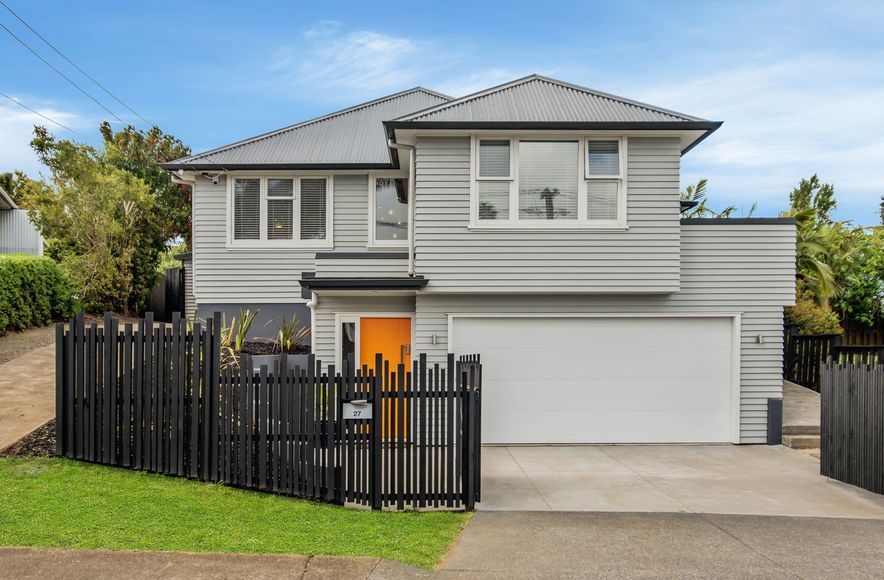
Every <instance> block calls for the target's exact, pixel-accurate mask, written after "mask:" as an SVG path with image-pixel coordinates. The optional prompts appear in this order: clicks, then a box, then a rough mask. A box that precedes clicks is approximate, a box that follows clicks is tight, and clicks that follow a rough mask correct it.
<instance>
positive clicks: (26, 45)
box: [0, 22, 128, 125]
mask: <svg viewBox="0 0 884 580" xmlns="http://www.w3.org/2000/svg"><path fill="white" fill-rule="evenodd" d="M0 28H3V30H5V31H6V32H8V33H9V35H10V36H12V38H14V39H16V40H17V41H18V42H19V44H21V45H22V46H24V47H25V48H26V49H28V50H29V51H30V52H31V54H33V55H34V56H36V57H37V58H39V59H40V60H42V61H43V63H44V64H45V65H46V66H48V67H49V68H51V69H52V70H54V71H55V72H56V73H58V74H59V75H60V76H61V77H62V78H63V79H64V80H66V81H67V82H69V83H71V84H72V85H73V86H74V87H75V88H76V89H77V90H78V91H80V92H81V93H83V94H84V95H86V96H87V97H89V98H90V99H92V100H93V101H94V102H95V104H97V105H98V106H99V107H101V108H102V109H104V110H105V111H107V112H108V114H110V116H111V117H113V118H114V119H116V120H117V121H119V122H120V123H122V124H123V125H128V123H126V121H124V120H122V119H121V118H119V117H117V115H116V114H114V112H113V111H111V110H110V109H108V108H107V107H105V106H104V105H103V104H102V103H101V101H99V100H98V99H96V98H95V97H93V96H92V95H90V94H89V93H88V92H86V90H85V89H84V88H83V87H81V86H80V85H78V84H77V83H75V82H74V81H72V80H71V79H70V77H68V76H67V75H66V74H64V73H63V72H61V71H60V70H58V69H57V68H55V67H54V66H52V63H50V62H49V61H48V60H46V59H45V58H43V57H42V56H40V55H39V54H38V53H37V51H36V50H34V49H33V48H31V47H30V46H28V44H27V43H26V42H25V41H24V40H22V39H21V38H19V37H18V36H16V35H15V33H14V32H12V31H11V30H9V29H8V28H6V25H4V24H3V23H2V22H0Z"/></svg>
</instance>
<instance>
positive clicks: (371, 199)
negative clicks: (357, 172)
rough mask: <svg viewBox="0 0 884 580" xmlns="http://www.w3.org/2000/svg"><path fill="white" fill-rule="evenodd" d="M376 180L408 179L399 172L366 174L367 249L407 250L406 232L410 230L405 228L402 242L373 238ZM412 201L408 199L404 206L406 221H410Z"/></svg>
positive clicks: (375, 212) (404, 174) (405, 174)
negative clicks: (406, 214)
mask: <svg viewBox="0 0 884 580" xmlns="http://www.w3.org/2000/svg"><path fill="white" fill-rule="evenodd" d="M378 179H405V180H407V179H408V174H407V173H403V172H401V171H399V172H397V171H393V172H377V173H375V172H372V173H369V174H368V247H369V248H407V247H408V232H409V231H410V229H411V228H406V233H405V238H404V239H402V240H378V239H376V238H375V235H376V232H375V225H376V224H375V218H376V217H377V200H376V199H375V196H376V195H377V180H378ZM412 203H413V200H411V199H409V200H408V203H407V204H406V206H405V211H406V212H407V213H408V219H411V204H412Z"/></svg>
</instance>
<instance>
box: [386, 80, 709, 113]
mask: <svg viewBox="0 0 884 580" xmlns="http://www.w3.org/2000/svg"><path fill="white" fill-rule="evenodd" d="M532 81H543V82H546V83H550V84H555V85H559V86H561V87H565V88H568V89H571V90H576V91H580V92H584V93H587V94H590V95H593V96H596V97H600V98H603V99H607V100H610V101H615V102H620V103H625V104H628V105H632V106H635V107H639V108H642V109H646V110H648V111H651V112H656V113H663V114H666V115H670V116H674V117H680V118H682V119H684V120H685V121H706V119H703V118H700V117H694V116H693V115H688V114H686V113H679V112H678V111H673V110H671V109H665V108H663V107H658V106H656V105H651V104H649V103H643V102H641V101H636V100H634V99H629V98H626V97H621V96H619V95H614V94H611V93H605V92H602V91H599V90H596V89H591V88H589V87H584V86H582V85H577V84H574V83H569V82H566V81H561V80H559V79H554V78H552V77H547V76H544V75H541V74H538V73H532V74H530V75H527V76H524V77H521V78H518V79H514V80H511V81H507V82H505V83H501V84H499V85H495V86H493V87H489V88H487V89H482V90H481V91H477V92H475V93H470V94H469V95H465V96H463V97H459V98H457V99H452V100H450V101H449V102H447V103H439V104H437V105H433V106H432V107H427V108H425V109H421V110H420V111H415V112H414V113H409V114H407V115H402V116H401V117H397V118H396V119H393V120H394V121H408V120H418V119H419V118H420V117H422V116H426V115H428V114H429V113H431V112H437V111H441V110H444V109H446V108H448V107H454V106H457V105H461V104H463V103H468V102H470V101H475V100H477V99H479V98H481V97H485V96H487V95H490V94H494V93H497V92H500V91H503V90H506V89H509V88H512V87H515V86H518V85H523V84H527V83H529V82H532Z"/></svg>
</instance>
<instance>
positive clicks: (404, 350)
mask: <svg viewBox="0 0 884 580" xmlns="http://www.w3.org/2000/svg"><path fill="white" fill-rule="evenodd" d="M359 323H360V326H361V329H360V332H359V364H360V365H368V368H370V369H374V365H375V355H376V354H377V353H381V354H382V355H383V357H384V360H386V361H390V371H391V372H392V371H395V370H396V368H397V365H399V363H402V364H404V365H405V369H406V371H407V370H408V369H409V367H410V366H411V319H410V318H363V319H361V320H360V321H359Z"/></svg>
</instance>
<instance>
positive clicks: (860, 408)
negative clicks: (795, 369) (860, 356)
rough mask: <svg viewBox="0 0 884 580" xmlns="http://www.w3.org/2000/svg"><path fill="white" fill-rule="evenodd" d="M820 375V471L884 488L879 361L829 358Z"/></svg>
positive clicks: (883, 386) (882, 369)
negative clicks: (844, 361)
mask: <svg viewBox="0 0 884 580" xmlns="http://www.w3.org/2000/svg"><path fill="white" fill-rule="evenodd" d="M820 375H821V376H820V402H821V421H820V473H821V474H822V475H825V476H827V477H831V478H833V479H837V480H840V481H843V482H846V483H850V484H852V485H856V486H859V487H862V488H864V489H867V490H869V491H873V492H875V493H884V365H882V364H880V362H879V363H878V364H869V363H863V362H859V363H843V362H836V361H830V362H828V363H826V364H824V365H822V368H821V371H820Z"/></svg>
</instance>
